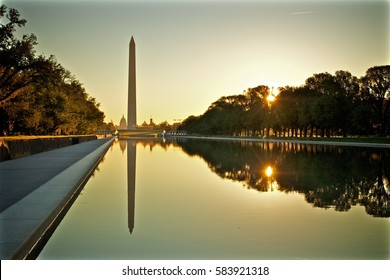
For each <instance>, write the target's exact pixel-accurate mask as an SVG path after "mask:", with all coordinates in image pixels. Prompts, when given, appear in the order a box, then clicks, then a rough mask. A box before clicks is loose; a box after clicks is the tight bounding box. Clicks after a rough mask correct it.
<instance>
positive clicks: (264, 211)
mask: <svg viewBox="0 0 390 280" xmlns="http://www.w3.org/2000/svg"><path fill="white" fill-rule="evenodd" d="M389 152H390V151H389V150H381V149H368V148H347V147H334V146H320V145H315V146H310V145H301V144H291V143H290V144H288V143H279V144H272V143H257V142H238V141H237V142H229V141H211V140H210V141H205V140H189V139H187V140H185V139H181V140H180V141H178V142H176V141H175V142H170V141H166V142H163V141H162V140H155V139H153V140H152V139H151V140H117V141H116V142H115V143H113V145H112V147H111V148H110V150H109V151H108V152H107V154H106V156H105V158H104V160H103V161H102V162H101V163H100V164H99V166H98V168H97V170H96V171H95V173H94V175H93V177H92V178H91V179H90V180H89V181H88V183H87V184H86V186H85V187H84V189H83V191H82V193H81V194H80V196H79V197H78V198H77V199H76V201H75V203H74V204H73V206H72V207H71V209H70V210H69V212H68V214H67V215H66V216H65V217H64V219H63V221H62V222H61V224H60V225H59V226H58V228H57V229H56V231H55V232H54V234H53V236H52V237H51V239H50V240H49V242H48V243H47V245H46V246H45V248H44V249H43V251H42V252H41V254H40V255H39V257H38V259H389V258H390V248H389V245H390V242H389V232H390V231H389V229H390V227H389V226H390V219H389V217H390V210H389V207H390V206H389V197H390V186H389V178H390V177H389V175H390V164H389V156H390V154H389Z"/></svg>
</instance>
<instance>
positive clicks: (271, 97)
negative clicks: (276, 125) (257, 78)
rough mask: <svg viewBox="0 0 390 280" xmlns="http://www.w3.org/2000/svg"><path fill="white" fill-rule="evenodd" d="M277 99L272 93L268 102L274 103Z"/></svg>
mask: <svg viewBox="0 0 390 280" xmlns="http://www.w3.org/2000/svg"><path fill="white" fill-rule="evenodd" d="M275 98H276V96H275V95H273V94H272V93H271V94H270V95H268V97H267V100H268V102H274V101H275Z"/></svg>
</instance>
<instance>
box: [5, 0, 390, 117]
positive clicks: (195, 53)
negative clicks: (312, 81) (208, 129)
mask: <svg viewBox="0 0 390 280" xmlns="http://www.w3.org/2000/svg"><path fill="white" fill-rule="evenodd" d="M2 3H4V4H5V5H7V6H8V7H12V8H16V9H17V10H19V12H20V13H21V17H22V18H24V19H26V20H27V24H26V26H25V27H24V28H22V29H21V32H22V33H23V34H29V33H34V34H35V35H36V36H37V38H38V43H39V44H38V46H37V47H36V49H37V54H42V53H43V54H44V55H45V56H46V57H49V55H51V54H53V55H55V56H56V58H57V60H58V62H59V63H60V64H62V65H63V66H64V67H65V68H66V69H68V70H69V71H70V72H71V73H72V74H73V75H74V76H76V78H77V79H78V80H79V81H80V82H81V83H82V84H83V85H84V87H85V88H86V90H87V92H88V93H89V94H90V95H91V96H93V97H95V98H96V99H97V101H98V102H99V103H101V107H100V108H101V110H102V111H104V112H105V114H106V121H107V122H108V121H110V120H113V121H114V123H115V124H119V120H120V118H121V117H122V114H124V115H125V117H126V115H127V77H128V47H129V42H130V38H131V36H134V39H135V43H136V56H137V57H136V61H137V110H138V111H137V118H138V120H137V122H138V124H141V123H142V122H143V121H144V120H146V121H147V122H149V118H150V117H152V118H153V120H154V122H156V123H160V122H162V121H165V120H167V121H168V122H169V123H173V122H174V119H185V118H186V117H188V116H190V115H200V114H202V113H204V112H205V111H206V110H207V108H208V106H209V105H210V104H211V103H212V102H214V101H216V100H217V99H218V98H219V97H221V96H224V95H232V94H241V93H242V92H243V91H244V90H246V89H247V88H249V87H255V86H257V85H260V84H268V85H280V86H284V85H292V86H298V85H302V84H303V83H304V82H305V80H306V78H308V77H310V76H311V75H312V74H314V73H320V72H329V73H332V74H334V72H335V71H337V70H347V71H350V72H351V73H352V74H353V75H355V76H357V77H360V76H363V75H364V74H365V71H366V70H367V69H368V68H370V67H372V66H376V65H386V64H390V60H389V49H390V46H389V36H390V33H389V18H390V17H389V1H386V0H385V1H376V0H374V1H369V0H367V1H353V0H342V1H335V0H333V1H313V0H312V1H268V2H267V1H261V0H257V1H256V0H252V1H238V0H237V1H223V0H221V1H218V0H214V1H189V0H188V1H163V0H160V1H145V0H144V1H134V0H122V1H119V0H118V1H112V0H109V1H102V0H101V1H97V0H79V1H75V0H73V1H69V0H68V1H66V0H46V1H45V0H40V1H35V0H25V1H23V0H3V1H2Z"/></svg>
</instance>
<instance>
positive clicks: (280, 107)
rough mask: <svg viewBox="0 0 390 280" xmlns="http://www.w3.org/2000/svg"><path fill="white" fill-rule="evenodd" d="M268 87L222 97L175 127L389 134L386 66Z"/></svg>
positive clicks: (196, 130) (266, 132)
mask: <svg viewBox="0 0 390 280" xmlns="http://www.w3.org/2000/svg"><path fill="white" fill-rule="evenodd" d="M279 92H280V93H279V95H278V96H277V97H276V99H275V101H273V102H270V101H268V100H267V98H266V97H267V96H268V95H269V94H270V91H269V88H268V87H267V86H264V85H261V86H258V87H256V88H253V89H248V90H247V91H245V92H244V93H243V94H241V95H232V96H224V97H221V98H220V99H218V100H217V101H216V102H214V103H213V104H211V106H210V107H209V108H208V110H207V111H206V112H205V113H204V114H203V115H201V116H198V117H195V116H191V117H188V118H187V119H186V120H185V121H184V122H183V123H182V125H181V126H180V127H179V128H178V129H180V130H186V131H187V132H189V133H198V134H206V135H207V134H214V135H215V134H216V135H249V136H257V135H261V136H270V135H271V134H270V133H271V132H273V135H279V136H294V137H297V136H300V137H308V136H315V135H316V136H322V137H324V136H328V137H329V136H347V135H373V134H376V135H381V136H386V135H390V106H389V104H390V66H388V65H387V66H375V67H372V68H370V69H368V70H367V72H366V75H365V76H364V77H362V78H360V79H358V78H357V77H355V76H353V75H352V74H351V73H349V72H347V71H337V72H336V73H335V75H332V74H329V73H327V72H325V73H319V74H314V75H313V76H312V77H309V78H308V79H307V80H306V82H305V84H304V85H302V86H300V87H291V86H286V87H284V88H279Z"/></svg>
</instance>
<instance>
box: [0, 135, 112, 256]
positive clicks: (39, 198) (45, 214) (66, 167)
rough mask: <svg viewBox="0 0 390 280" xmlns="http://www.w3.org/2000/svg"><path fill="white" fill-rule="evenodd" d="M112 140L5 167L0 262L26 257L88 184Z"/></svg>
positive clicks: (0, 181)
mask: <svg viewBox="0 0 390 280" xmlns="http://www.w3.org/2000/svg"><path fill="white" fill-rule="evenodd" d="M113 140H114V139H113V138H104V139H99V140H94V141H89V142H85V143H81V144H77V145H73V146H69V147H65V148H61V149H57V150H53V151H49V152H43V153H39V154H35V155H32V156H28V157H24V158H19V159H15V160H9V161H5V162H0V259H13V258H16V259H20V258H24V257H26V255H27V254H28V252H29V251H30V250H31V249H32V248H33V247H34V246H35V244H36V243H37V242H38V241H39V240H40V238H41V237H42V235H43V234H44V233H45V231H46V230H47V229H48V228H49V227H50V226H51V224H52V223H53V222H54V221H55V220H56V219H57V217H58V215H60V214H61V212H62V210H63V208H64V207H66V206H68V205H67V204H68V202H69V201H70V200H71V198H72V197H73V195H74V194H75V193H76V192H77V190H78V189H79V188H80V187H82V186H83V185H84V184H85V182H86V181H87V180H88V178H89V176H90V174H91V173H92V172H93V170H94V169H95V167H96V165H97V164H98V163H99V162H100V160H101V158H102V157H103V156H104V154H105V153H106V151H107V149H108V148H109V147H110V146H111V143H112V141H113Z"/></svg>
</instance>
